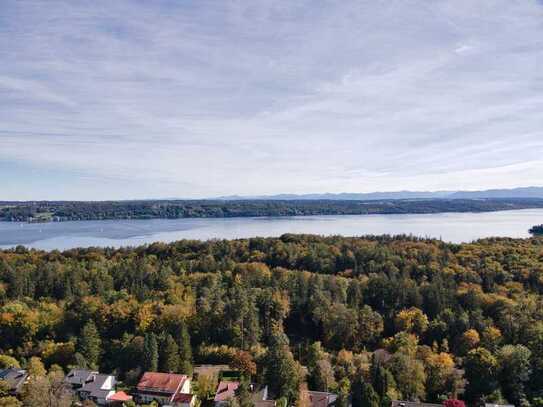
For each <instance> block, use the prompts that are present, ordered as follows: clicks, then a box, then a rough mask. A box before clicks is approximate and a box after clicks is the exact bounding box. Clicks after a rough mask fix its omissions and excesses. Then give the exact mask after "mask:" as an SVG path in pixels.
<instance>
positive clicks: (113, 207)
mask: <svg viewBox="0 0 543 407" xmlns="http://www.w3.org/2000/svg"><path fill="white" fill-rule="evenodd" d="M528 208H543V199H537V198H508V199H499V198H493V199H404V200H397V199H388V200H380V201H377V200H369V201H355V200H343V201H336V200H326V199H324V200H303V199H302V200H258V199H257V200H243V201H208V200H202V201H186V200H185V201H177V200H169V201H162V200H149V201H94V202H82V201H32V202H0V220H3V221H30V222H48V221H69V220H103V219H154V218H166V219H176V218H230V217H258V216H310V215H371V214H410V213H417V214H421V213H442V212H488V211H499V210H511V209H528Z"/></svg>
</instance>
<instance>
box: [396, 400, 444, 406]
mask: <svg viewBox="0 0 543 407" xmlns="http://www.w3.org/2000/svg"><path fill="white" fill-rule="evenodd" d="M391 407H443V404H432V403H421V402H420V401H403V400H392V403H391Z"/></svg>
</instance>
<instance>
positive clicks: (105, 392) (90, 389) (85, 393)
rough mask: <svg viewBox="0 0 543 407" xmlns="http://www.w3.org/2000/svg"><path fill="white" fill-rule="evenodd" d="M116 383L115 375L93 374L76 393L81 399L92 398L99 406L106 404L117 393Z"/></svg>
mask: <svg viewBox="0 0 543 407" xmlns="http://www.w3.org/2000/svg"><path fill="white" fill-rule="evenodd" d="M116 384H117V380H116V379H115V376H110V375H107V374H92V375H91V376H90V377H89V378H88V379H87V380H86V381H85V383H84V384H83V386H81V388H79V389H77V390H76V394H77V395H78V396H79V398H80V399H81V400H91V401H93V402H95V403H96V404H98V405H99V406H105V405H106V404H107V401H108V399H109V397H111V396H112V395H113V394H115V386H116Z"/></svg>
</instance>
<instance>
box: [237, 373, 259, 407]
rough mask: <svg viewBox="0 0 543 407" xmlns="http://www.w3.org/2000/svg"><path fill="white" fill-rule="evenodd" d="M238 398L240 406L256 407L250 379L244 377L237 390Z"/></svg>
mask: <svg viewBox="0 0 543 407" xmlns="http://www.w3.org/2000/svg"><path fill="white" fill-rule="evenodd" d="M236 399H237V401H238V405H239V406H240V407H254V405H255V404H254V402H253V398H252V396H251V390H250V384H249V381H248V380H246V379H244V380H242V381H241V383H240V384H239V387H238V388H237V390H236Z"/></svg>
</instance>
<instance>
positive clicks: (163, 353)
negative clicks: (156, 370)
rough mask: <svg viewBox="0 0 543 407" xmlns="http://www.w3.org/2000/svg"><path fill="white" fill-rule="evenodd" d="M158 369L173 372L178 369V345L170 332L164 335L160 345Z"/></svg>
mask: <svg viewBox="0 0 543 407" xmlns="http://www.w3.org/2000/svg"><path fill="white" fill-rule="evenodd" d="M160 371H161V372H173V373H177V372H178V371H179V347H178V346H177V343H175V340H174V339H173V337H172V336H171V335H170V334H167V335H166V336H165V337H164V340H163V341H162V346H161V347H160ZM183 373H184V372H183Z"/></svg>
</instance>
